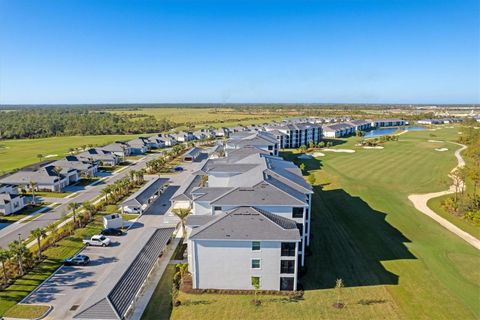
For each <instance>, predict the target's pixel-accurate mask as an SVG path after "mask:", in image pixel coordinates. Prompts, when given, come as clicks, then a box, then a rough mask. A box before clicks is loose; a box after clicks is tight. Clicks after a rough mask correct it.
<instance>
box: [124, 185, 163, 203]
mask: <svg viewBox="0 0 480 320" xmlns="http://www.w3.org/2000/svg"><path fill="white" fill-rule="evenodd" d="M166 183H168V179H166V178H154V179H152V180H150V181H149V182H147V183H146V184H145V185H144V186H143V187H142V188H141V189H140V190H138V191H137V192H135V193H134V194H132V195H131V196H130V197H128V198H127V199H126V200H125V201H123V202H122V206H141V205H144V204H146V203H148V199H150V197H152V196H153V195H154V194H155V192H157V191H158V190H159V189H160V188H161V187H162V186H163V185H164V184H166Z"/></svg>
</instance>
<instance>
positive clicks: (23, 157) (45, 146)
mask: <svg viewBox="0 0 480 320" xmlns="http://www.w3.org/2000/svg"><path fill="white" fill-rule="evenodd" d="M138 136H139V135H104V136H72V137H53V138H44V139H17V140H0V172H2V171H10V170H14V169H18V168H20V167H23V166H26V165H29V164H32V163H35V162H38V161H39V159H38V158H37V155H38V154H42V155H43V156H44V157H47V156H49V157H48V158H44V160H45V159H57V158H60V157H64V156H65V155H67V153H68V151H69V149H70V148H78V147H81V146H83V145H89V144H93V145H105V144H108V143H111V142H114V141H116V140H129V139H133V138H136V137H138Z"/></svg>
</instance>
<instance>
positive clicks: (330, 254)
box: [300, 187, 416, 290]
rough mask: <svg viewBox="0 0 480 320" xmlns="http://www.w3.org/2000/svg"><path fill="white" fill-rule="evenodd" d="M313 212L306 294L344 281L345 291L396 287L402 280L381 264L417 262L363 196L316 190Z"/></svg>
mask: <svg viewBox="0 0 480 320" xmlns="http://www.w3.org/2000/svg"><path fill="white" fill-rule="evenodd" d="M312 204H313V208H312V217H311V219H312V226H311V233H312V238H311V242H310V251H311V253H312V254H311V256H309V257H307V259H306V266H307V272H306V274H305V275H304V276H303V277H302V278H301V279H300V280H301V283H302V285H303V287H304V288H305V289H306V290H313V289H325V288H333V287H334V286H335V280H336V279H338V278H342V280H343V282H344V285H345V286H347V287H354V286H369V285H384V284H398V281H399V277H398V276H397V275H396V274H394V273H392V272H390V271H388V270H386V269H385V268H384V266H383V265H382V264H381V261H388V260H399V259H416V257H415V256H414V255H413V254H412V253H411V252H410V251H409V250H408V248H407V247H406V246H405V243H406V242H410V241H409V240H408V239H407V238H406V237H405V236H404V235H403V234H402V233H401V232H400V231H398V230H397V229H396V228H395V227H393V226H392V225H390V224H389V223H388V222H387V221H386V220H385V218H386V213H384V212H380V211H376V210H374V209H372V208H371V207H370V206H369V205H368V204H367V203H366V202H365V201H363V200H362V199H361V198H359V197H353V196H351V195H350V194H348V193H346V192H345V191H344V190H342V189H335V190H328V191H324V190H321V187H315V195H314V197H313V203H312Z"/></svg>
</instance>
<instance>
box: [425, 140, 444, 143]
mask: <svg viewBox="0 0 480 320" xmlns="http://www.w3.org/2000/svg"><path fill="white" fill-rule="evenodd" d="M428 142H435V143H440V142H443V141H441V140H428Z"/></svg>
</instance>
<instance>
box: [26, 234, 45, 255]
mask: <svg viewBox="0 0 480 320" xmlns="http://www.w3.org/2000/svg"><path fill="white" fill-rule="evenodd" d="M30 235H32V236H33V237H34V238H35V239H37V245H38V260H40V259H41V258H42V244H41V240H42V238H46V237H47V231H45V229H43V228H36V229H33V230H32V231H31V232H30Z"/></svg>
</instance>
